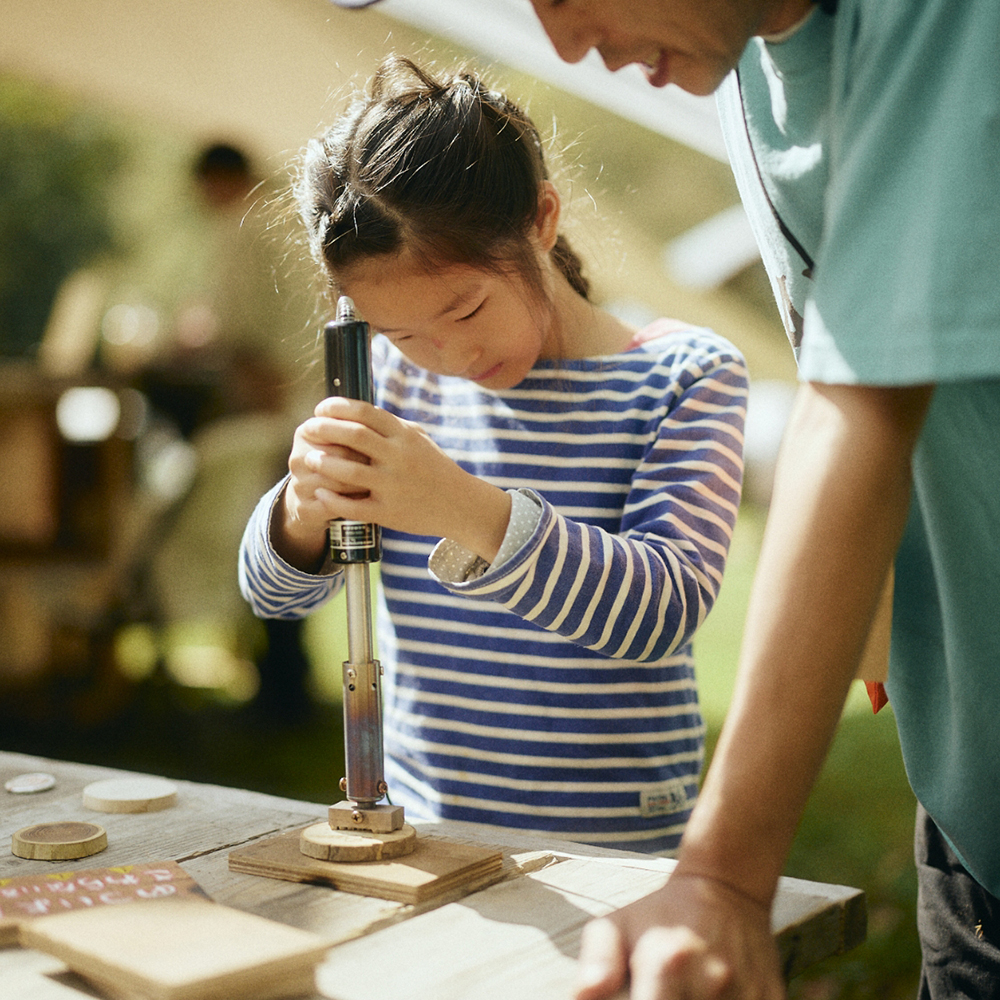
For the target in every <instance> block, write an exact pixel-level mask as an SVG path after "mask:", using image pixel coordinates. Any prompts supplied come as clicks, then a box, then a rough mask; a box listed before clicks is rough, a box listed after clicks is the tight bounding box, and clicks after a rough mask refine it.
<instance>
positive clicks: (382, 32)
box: [0, 0, 756, 288]
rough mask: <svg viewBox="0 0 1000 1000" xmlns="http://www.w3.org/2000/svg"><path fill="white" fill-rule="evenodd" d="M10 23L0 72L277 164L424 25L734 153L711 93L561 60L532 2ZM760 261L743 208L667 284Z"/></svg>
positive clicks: (163, 8)
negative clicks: (166, 122)
mask: <svg viewBox="0 0 1000 1000" xmlns="http://www.w3.org/2000/svg"><path fill="white" fill-rule="evenodd" d="M3 22H4V23H3V30H2V31H0V70H4V71H7V72H13V73H18V74H20V75H24V76H27V77H30V78H34V79H39V80H42V81H44V82H48V83H53V84H56V85H58V86H61V87H64V88H66V89H69V90H72V91H75V92H82V93H84V94H87V95H88V96H91V97H94V98H98V99H101V100H104V101H109V102H111V103H112V104H119V105H127V106H130V107H131V108H132V109H133V110H138V111H140V112H141V113H143V114H147V115H148V114H149V111H150V109H155V110H156V113H157V114H159V115H164V116H166V117H169V118H171V119H173V120H175V121H176V122H177V123H178V124H180V125H182V126H184V127H185V128H189V129H192V130H194V131H195V132H196V133H201V134H204V135H218V134H223V135H224V134H241V135H249V136H252V137H254V140H255V142H256V143H257V145H258V146H259V148H260V149H261V151H262V153H263V155H264V156H265V158H268V159H271V160H272V162H273V160H275V159H277V160H280V161H283V160H284V159H287V158H288V156H289V155H290V154H291V153H292V152H294V151H295V150H296V149H297V148H298V146H299V145H300V143H301V138H302V136H305V135H309V134H311V133H312V132H313V131H314V130H315V128H316V126H317V124H318V123H319V122H321V121H322V120H324V118H325V117H327V116H326V115H325V114H324V111H325V109H326V107H327V105H328V100H329V94H330V89H331V87H333V88H336V87H337V84H338V81H339V82H343V83H346V82H347V81H348V80H350V79H352V78H353V76H354V74H355V71H356V70H355V67H357V66H359V65H361V64H362V63H368V64H369V65H370V63H371V62H372V61H374V58H375V57H376V55H377V54H381V52H383V51H384V50H385V48H386V47H387V41H388V40H389V39H393V40H395V39H397V38H398V39H400V40H402V41H405V42H407V43H408V44H413V45H418V44H419V42H420V40H421V39H422V38H425V37H426V35H425V33H427V34H431V35H434V36H437V37H440V38H444V39H447V40H449V41H451V42H453V43H455V44H457V45H459V46H461V47H463V48H465V49H468V50H471V51H473V52H477V53H482V54H484V55H486V56H488V57H489V58H490V59H492V60H496V61H498V62H500V63H503V64H506V65H507V66H510V67H512V68H514V69H516V70H519V71H522V72H525V73H528V74H530V75H532V76H535V77H537V78H538V79H541V80H544V81H546V82H548V83H550V84H551V85H553V86H555V87H558V88H560V89H562V90H565V91H567V92H569V93H571V94H575V95H577V96H579V97H582V98H584V99H585V100H587V101H590V102H592V103H593V104H595V105H597V106H599V107H603V108H605V109H607V110H609V111H612V112H614V113H615V114H617V115H619V116H621V117H622V118H624V119H626V120H628V121H632V122H636V123H638V124H640V125H643V126H644V127H646V128H648V129H651V130H653V131H655V132H658V133H660V134H661V135H664V136H667V137H669V138H671V139H673V140H675V141H678V142H681V143H684V144H686V145H688V146H690V147H692V148H693V149H696V150H697V151H699V152H700V153H703V154H704V155H706V156H709V157H712V158H713V159H716V160H725V158H726V156H725V150H724V147H723V143H722V136H721V133H720V130H719V125H718V119H717V117H716V113H715V104H714V101H713V99H712V98H699V97H692V96H691V95H689V94H686V93H684V92H683V91H680V90H678V89H677V88H676V87H668V88H665V89H663V90H656V89H654V88H652V87H650V86H649V84H648V83H647V82H646V80H645V78H644V77H643V75H642V72H641V71H640V70H639V68H638V67H635V66H632V67H628V68H626V69H624V70H622V71H620V72H618V73H615V74H611V73H609V72H608V71H607V69H606V68H605V67H604V66H603V64H602V63H601V61H600V59H599V57H598V56H597V55H596V53H591V55H590V56H588V57H587V58H586V59H585V60H583V61H582V62H581V63H579V64H577V65H573V66H570V65H567V64H566V63H564V62H562V61H561V60H560V59H559V58H558V56H557V55H556V54H555V52H554V50H553V49H552V47H551V45H550V44H549V41H548V39H547V38H546V37H545V35H544V32H543V31H542V29H541V27H540V25H539V24H538V22H537V20H536V18H535V15H534V12H533V10H532V9H531V5H530V4H529V3H528V2H527V0H385V2H384V3H382V4H379V5H378V6H377V7H375V8H372V9H370V10H366V11H363V12H359V11H349V10H348V11H345V10H341V9H340V8H338V7H336V6H334V5H333V4H331V3H329V2H328V0H158V2H156V3H152V2H149V0H140V2H137V3H131V4H126V3H123V2H122V0H33V2H31V3H27V2H15V3H10V4H8V5H6V8H5V10H4V16H3ZM368 53H370V54H371V57H372V58H371V59H366V58H365V57H366V55H367V54H368ZM206 97H209V98H210V99H206ZM754 259H756V247H755V245H754V243H753V239H752V236H751V235H750V233H749V226H748V225H747V223H746V220H745V218H744V217H743V215H742V211H741V210H740V209H739V208H738V207H735V208H734V209H733V210H731V211H729V212H726V213H724V214H723V215H722V216H719V217H716V218H714V219H710V220H708V221H707V223H706V224H705V225H704V226H699V227H697V228H696V229H695V230H693V231H692V232H690V233H687V234H685V236H684V237H683V238H682V239H681V240H678V241H674V242H673V243H672V244H671V245H669V246H668V247H667V248H665V252H664V261H665V264H666V266H667V268H668V270H669V272H670V274H671V276H672V277H673V279H674V280H675V281H677V282H678V283H680V284H685V285H688V286H689V287H694V288H708V287H713V286H715V285H717V284H720V283H721V282H722V281H725V280H726V279H727V278H729V277H731V276H732V275H733V274H735V273H737V272H738V271H739V270H740V269H742V268H743V267H744V266H746V265H747V264H748V263H750V262H751V261H753V260H754Z"/></svg>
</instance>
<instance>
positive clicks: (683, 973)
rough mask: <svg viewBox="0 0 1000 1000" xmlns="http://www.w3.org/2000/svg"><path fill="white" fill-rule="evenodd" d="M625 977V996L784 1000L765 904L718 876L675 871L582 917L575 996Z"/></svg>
mask: <svg viewBox="0 0 1000 1000" xmlns="http://www.w3.org/2000/svg"><path fill="white" fill-rule="evenodd" d="M629 981H630V982H631V990H630V994H629V995H630V997H631V1000H680V998H684V1000H695V998H697V1000H703V998H704V1000H730V998H732V1000H736V998H739V1000H782V998H783V997H784V996H785V987H784V982H783V980H782V978H781V974H780V970H779V963H778V952H777V949H776V948H775V945H774V938H773V936H772V934H771V920H770V912H769V909H768V907H766V906H764V905H762V904H761V903H760V902H758V901H757V900H755V899H752V898H751V897H749V896H746V895H744V894H743V893H741V892H739V891H737V890H736V889H734V888H732V887H731V886H729V885H726V884H725V883H723V882H719V881H716V880H715V879H712V878H707V877H704V876H700V875H691V874H688V875H685V874H676V873H675V874H674V875H673V876H672V877H671V878H670V880H669V882H668V883H667V884H666V885H665V886H664V887H663V888H662V889H660V890H658V891H657V892H654V893H652V894H651V895H649V896H645V897H644V898H642V899H640V900H637V901H636V902H635V903H632V904H631V905H629V906H626V907H623V908H622V909H620V910H617V911H616V912H614V913H612V914H610V915H609V916H607V917H603V918H601V919H599V920H594V921H592V922H591V923H590V924H588V925H587V926H586V927H585V928H584V931H583V940H582V944H581V950H580V966H579V986H578V989H577V993H576V1000H601V998H606V997H611V996H613V995H614V994H615V993H616V992H617V991H618V990H619V989H621V987H622V986H624V985H625V984H626V983H627V982H629Z"/></svg>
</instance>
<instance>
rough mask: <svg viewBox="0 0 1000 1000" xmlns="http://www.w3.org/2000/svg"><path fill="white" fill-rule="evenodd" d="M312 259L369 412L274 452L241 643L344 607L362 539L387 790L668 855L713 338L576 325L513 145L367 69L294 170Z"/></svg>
mask: <svg viewBox="0 0 1000 1000" xmlns="http://www.w3.org/2000/svg"><path fill="white" fill-rule="evenodd" d="M297 193H298V198H299V203H300V208H301V212H302V217H303V219H304V221H305V225H306V229H307V231H308V236H309V241H310V245H311V249H312V252H313V254H314V256H315V257H316V259H317V261H318V262H319V263H320V264H321V266H322V267H323V269H324V271H325V274H326V276H327V278H328V279H329V284H330V288H331V292H332V293H333V295H334V297H336V296H339V295H341V294H344V295H349V296H350V297H351V298H352V299H353V301H354V303H355V307H356V309H357V312H358V314H359V315H360V316H362V317H363V318H364V319H366V320H367V321H368V322H369V323H370V324H371V327H372V330H373V331H374V332H375V333H376V334H378V335H377V336H375V337H374V339H373V345H372V352H373V367H374V371H375V399H376V403H377V406H371V405H369V404H366V403H362V402H359V401H356V400H350V399H344V398H331V399H326V400H324V401H323V402H321V403H320V404H319V405H318V406H317V407H316V411H315V415H314V416H313V417H312V418H311V419H309V420H307V421H305V422H304V423H303V424H302V425H301V426H300V427H299V428H298V430H297V431H296V433H295V438H294V443H293V446H292V452H291V457H290V459H289V470H290V474H289V476H288V477H286V479H285V480H283V481H282V482H281V483H279V484H278V485H277V486H276V487H275V488H274V489H273V490H272V491H271V492H270V493H268V494H267V495H266V496H265V497H264V498H263V499H262V500H261V502H260V504H259V505H258V507H257V510H256V512H255V513H254V515H253V517H252V518H251V521H250V523H249V525H248V527H247V531H246V534H245V536H244V540H243V546H242V551H241V559H240V576H241V585H242V588H243V592H244V594H245V596H246V597H247V599H248V600H249V601H250V603H251V605H252V606H253V608H254V610H255V612H256V613H257V614H258V615H260V616H265V617H267V616H271V617H296V616H302V615H305V614H307V613H308V612H310V611H311V610H313V609H314V608H316V607H318V606H319V605H320V604H321V603H323V602H324V601H326V600H327V599H328V598H329V597H330V596H331V595H332V594H333V593H334V592H335V591H336V590H337V589H338V587H339V586H340V585H341V582H342V579H341V574H340V573H339V572H338V571H336V570H334V569H333V568H332V567H330V566H329V565H328V564H327V563H326V562H325V561H324V560H325V552H326V544H327V542H326V538H327V524H328V522H329V521H330V520H331V519H332V518H347V519H350V520H357V521H365V522H375V523H378V524H380V525H381V526H382V528H383V559H382V563H381V570H380V573H381V583H382V587H381V595H380V605H379V612H378V619H377V635H378V645H379V656H380V660H381V662H382V664H383V666H384V669H385V693H384V723H385V735H384V740H385V767H386V770H385V774H386V779H387V781H388V783H389V788H390V796H391V799H392V801H393V803H394V804H396V805H400V804H402V805H403V806H404V807H405V809H406V814H407V816H408V818H410V819H420V818H433V817H445V818H449V819H462V820H471V821H476V822H482V823H494V824H501V825H505V826H509V827H519V828H523V829H530V830H533V831H549V832H553V833H556V834H558V836H559V837H561V838H563V839H573V840H579V841H584V842H587V843H593V844H602V845H605V846H613V847H624V848H630V849H639V850H647V851H658V852H669V851H671V850H673V849H674V848H675V847H676V845H677V843H678V841H679V839H680V834H681V831H682V829H683V826H684V822H685V820H686V819H687V817H688V814H689V812H690V810H691V807H692V805H693V802H694V798H695V795H696V790H697V782H698V775H699V771H700V767H701V763H702V754H703V736H704V726H703V722H702V719H701V715H700V712H699V709H698V699H697V692H696V688H695V679H694V668H693V663H692V657H691V646H690V642H691V637H692V635H693V634H694V632H695V630H696V628H697V627H698V626H699V625H700V624H701V623H702V621H704V619H705V615H706V614H708V611H709V609H710V608H711V606H712V603H713V602H714V600H715V598H716V595H717V593H718V590H719V585H720V583H721V580H722V572H723V568H724V565H725V561H726V554H727V551H728V547H729V542H730V538H731V533H732V529H733V524H734V522H735V519H736V512H737V507H738V505H739V497H740V483H741V473H742V457H741V445H742V431H743V418H744V412H745V402H746V388H747V385H746V372H745V369H744V365H743V361H742V359H741V357H740V356H739V354H738V353H737V351H736V350H735V349H734V348H733V347H732V346H731V345H730V344H729V343H727V342H726V341H725V340H723V339H722V338H720V337H718V336H716V335H715V334H713V333H711V332H710V331H708V330H704V329H695V328H690V327H686V326H682V325H680V324H678V323H676V322H674V321H670V320H660V321H658V322H655V323H653V324H651V325H650V326H649V327H647V328H646V329H644V330H641V331H638V332H636V331H635V330H633V329H631V328H629V327H628V326H626V325H625V324H624V323H622V322H621V321H619V320H618V319H616V318H614V317H613V316H611V315H610V314H608V313H606V312H604V311H602V310H600V309H598V308H597V307H595V306H594V305H593V304H591V302H590V301H589V299H588V284H587V281H586V279H585V278H584V277H583V274H582V272H581V268H580V262H579V260H578V258H577V257H576V255H575V254H574V253H573V252H572V250H570V248H569V246H568V245H567V243H566V241H565V239H564V238H563V237H562V236H561V235H560V234H559V214H560V200H559V195H558V193H557V191H556V189H555V187H554V186H553V185H552V183H551V182H550V181H549V179H548V175H547V172H546V168H545V164H544V160H543V155H542V148H541V143H540V141H539V136H538V133H537V131H536V129H535V127H534V126H533V125H532V123H531V121H530V120H529V119H528V118H527V117H526V116H525V115H524V114H523V113H522V112H521V111H520V110H519V109H518V108H517V107H515V106H514V105H513V104H511V103H510V102H509V101H508V100H506V99H505V98H504V97H503V96H501V95H500V94H497V93H495V92H493V91H491V90H488V89H486V87H485V86H484V85H483V84H482V83H480V82H479V81H478V80H477V79H475V78H474V77H473V76H471V75H469V74H460V75H455V76H451V77H445V78H441V79H436V78H434V77H432V76H430V75H429V74H428V73H426V72H423V71H422V70H420V69H418V68H417V67H416V66H415V65H414V64H413V63H411V62H409V61H407V60H405V59H402V58H398V57H392V58H390V59H389V60H387V61H386V62H385V63H384V64H383V65H382V67H381V68H380V69H379V71H378V72H377V74H376V76H375V77H374V80H373V81H372V84H371V88H370V92H369V94H368V96H367V97H366V99H364V100H362V101H360V102H359V103H357V104H356V105H355V106H354V107H353V108H352V109H351V110H350V111H349V112H348V113H347V114H346V115H345V116H344V118H343V119H342V120H341V121H340V122H339V123H338V124H337V125H335V126H334V127H333V128H332V129H330V130H329V131H328V132H327V133H326V134H325V135H324V136H323V138H322V139H321V140H318V141H314V142H312V143H311V144H310V145H309V147H308V150H307V152H306V155H305V160H304V165H303V168H302V171H301V176H300V180H299V185H298V192H297Z"/></svg>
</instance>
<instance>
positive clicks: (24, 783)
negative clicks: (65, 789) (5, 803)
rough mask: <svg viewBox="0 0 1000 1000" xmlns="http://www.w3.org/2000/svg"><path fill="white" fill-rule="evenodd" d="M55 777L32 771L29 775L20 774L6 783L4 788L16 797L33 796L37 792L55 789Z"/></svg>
mask: <svg viewBox="0 0 1000 1000" xmlns="http://www.w3.org/2000/svg"><path fill="white" fill-rule="evenodd" d="M55 786H56V779H55V775H52V774H49V773H48V772H46V771H31V772H29V773H28V774H19V775H17V776H16V777H14V778H11V779H10V780H9V781H7V782H5V783H4V786H3V787H4V788H6V789H7V791H8V792H12V793H13V794H14V795H32V794H34V793H35V792H47V791H48V790H49V789H50V788H55Z"/></svg>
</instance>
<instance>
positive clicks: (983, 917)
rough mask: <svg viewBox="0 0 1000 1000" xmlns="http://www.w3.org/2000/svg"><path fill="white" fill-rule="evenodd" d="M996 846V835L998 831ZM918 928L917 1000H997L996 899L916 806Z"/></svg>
mask: <svg viewBox="0 0 1000 1000" xmlns="http://www.w3.org/2000/svg"><path fill="white" fill-rule="evenodd" d="M997 836H998V842H1000V831H997ZM914 857H915V859H916V862H917V886H918V894H917V928H918V930H919V932H920V945H921V948H922V949H923V965H922V968H921V980H920V993H919V1000H946V998H947V1000H963V998H966V1000H993V998H998V997H1000V899H997V897H996V896H993V895H991V894H990V893H988V892H987V891H986V890H985V889H984V888H983V887H982V886H981V885H980V884H979V883H978V882H977V881H976V880H975V879H974V878H973V877H972V876H971V875H970V874H969V873H968V872H967V871H966V870H965V868H964V867H963V866H962V863H961V861H959V860H958V858H957V857H956V856H955V852H954V851H952V849H951V847H950V846H949V845H948V841H947V840H945V838H944V836H943V834H942V833H941V831H940V830H939V829H938V828H937V826H936V825H935V823H934V821H933V820H932V819H931V818H930V816H928V815H927V811H926V810H925V809H924V807H923V806H921V805H919V804H918V805H917V825H916V834H915V837H914Z"/></svg>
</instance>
